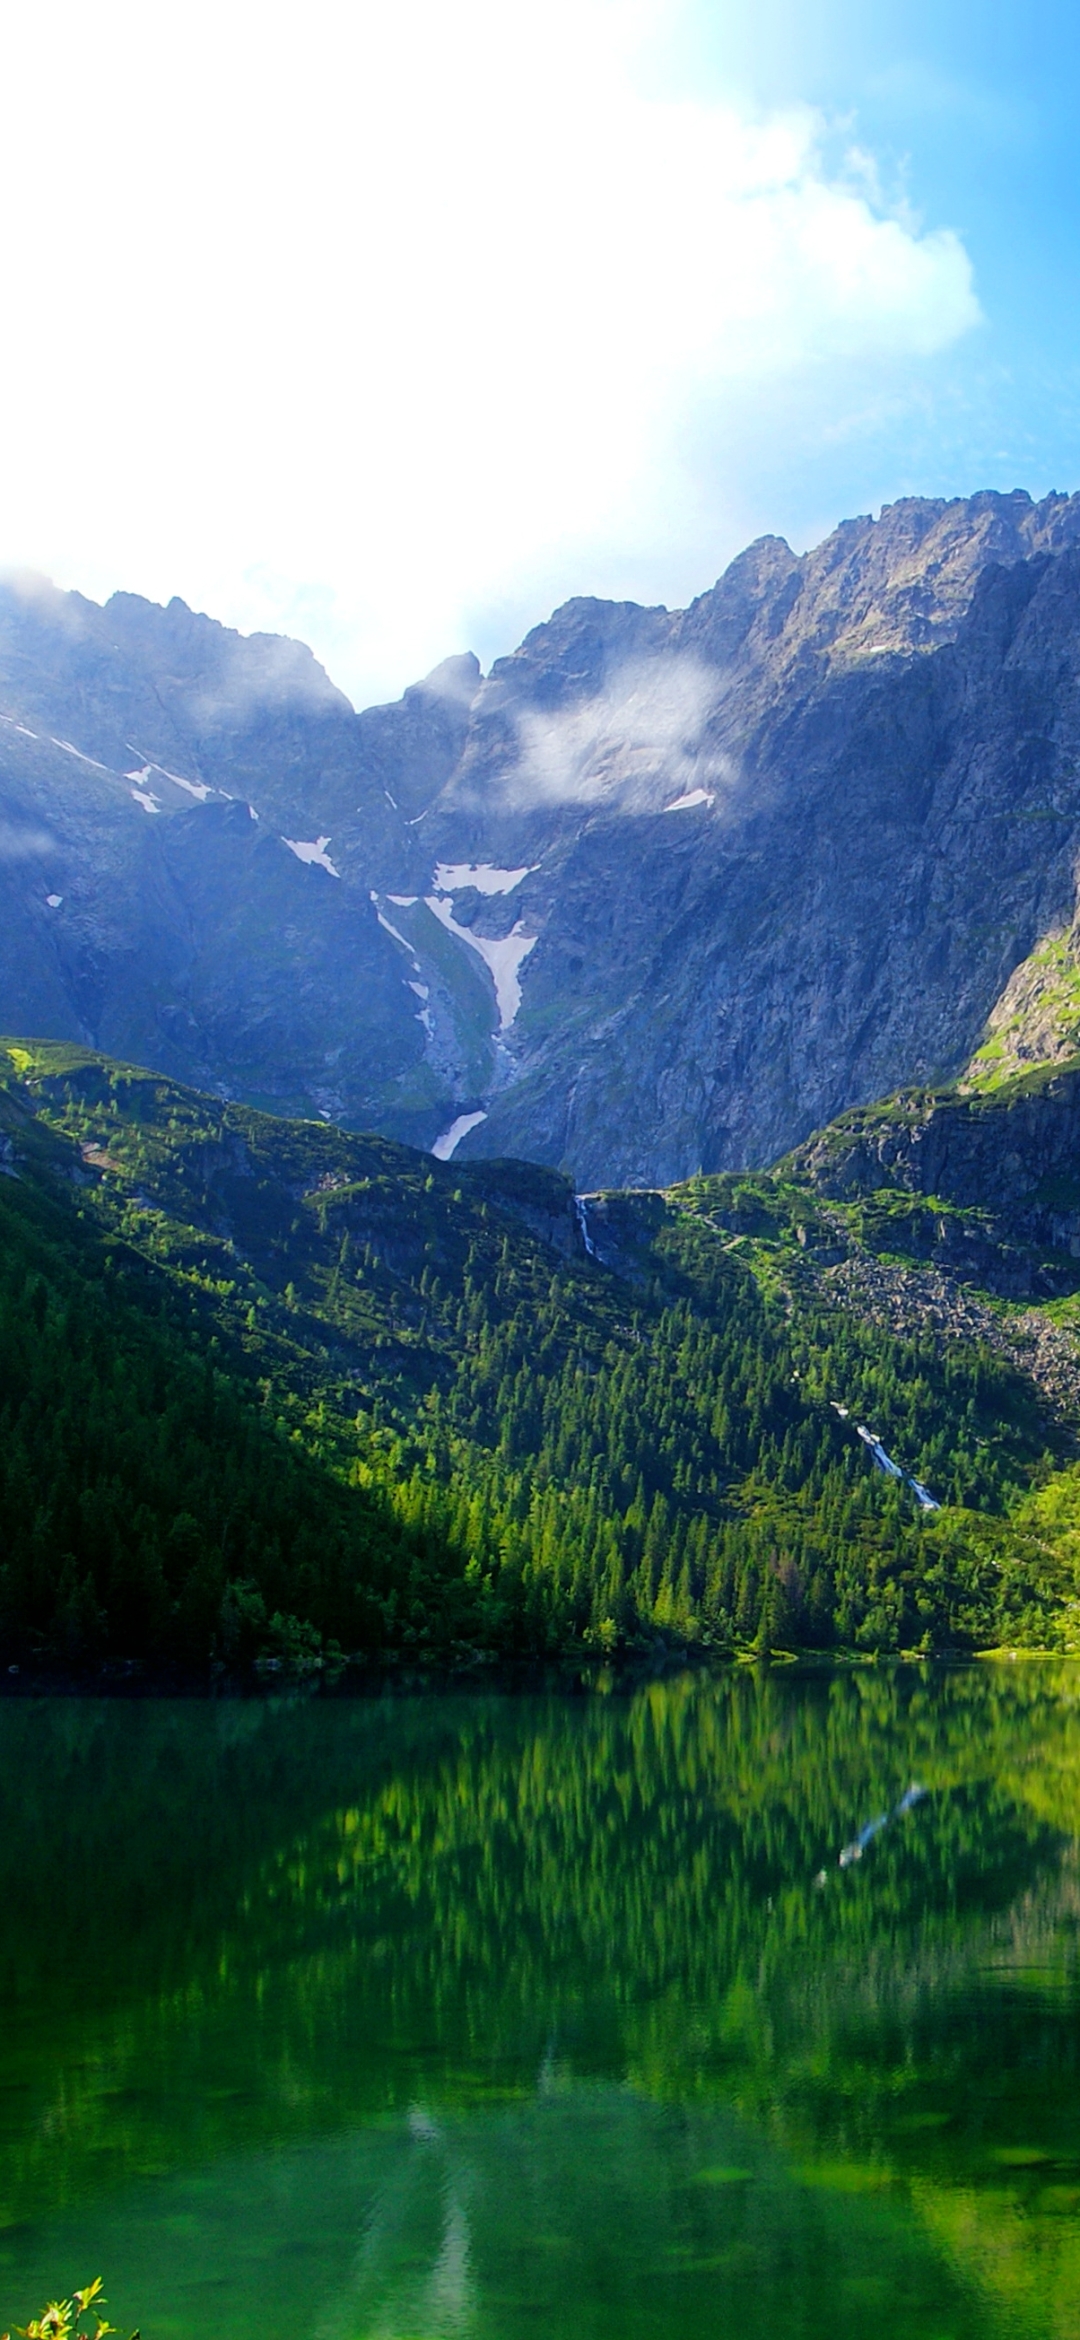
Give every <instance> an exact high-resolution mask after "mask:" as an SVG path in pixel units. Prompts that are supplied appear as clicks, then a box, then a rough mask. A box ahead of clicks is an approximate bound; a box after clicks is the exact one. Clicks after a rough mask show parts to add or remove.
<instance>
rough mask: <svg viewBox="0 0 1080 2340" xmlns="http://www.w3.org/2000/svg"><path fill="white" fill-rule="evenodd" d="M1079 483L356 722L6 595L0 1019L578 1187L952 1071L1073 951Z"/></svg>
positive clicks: (861, 547) (941, 507) (414, 696)
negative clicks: (1035, 964)
mask: <svg viewBox="0 0 1080 2340" xmlns="http://www.w3.org/2000/svg"><path fill="white" fill-rule="evenodd" d="M1078 629H1080V497H1075V496H1074V497H1067V496H1061V495H1052V496H1049V497H1047V498H1044V499H1043V501H1042V502H1041V503H1039V504H1034V503H1032V501H1031V499H1030V498H1029V497H1028V496H1027V495H1026V494H1025V493H1024V492H1023V491H1019V490H1018V491H1015V492H1014V493H1013V494H1011V495H999V494H997V493H995V492H993V491H985V492H984V493H982V494H979V495H976V496H974V497H971V498H968V499H953V500H951V501H948V502H946V501H943V500H940V499H939V500H933V499H920V498H908V499H904V500H902V501H901V502H899V503H897V504H893V505H891V506H886V507H884V508H883V510H882V513H881V514H880V516H879V517H878V518H877V519H870V518H862V519H857V520H852V521H847V522H844V523H843V524H842V525H841V527H840V528H838V529H837V530H836V531H834V533H833V535H832V536H831V537H829V538H828V539H826V540H825V542H824V544H823V545H821V546H818V547H816V548H815V549H814V550H813V551H811V552H809V553H806V554H803V555H796V554H794V553H792V552H791V550H790V548H789V547H788V546H786V545H785V544H784V543H783V541H782V540H781V539H778V538H763V539H760V540H759V541H758V542H757V543H756V544H755V545H752V546H750V547H748V548H747V550H746V551H745V552H744V553H742V554H740V555H739V556H738V557H737V558H736V560H735V561H733V562H732V563H731V565H730V566H729V568H728V569H727V571H726V572H725V573H724V576H723V577H722V578H720V579H719V580H718V582H717V583H716V585H714V586H713V587H711V588H710V589H709V590H708V591H707V592H706V593H704V594H702V595H700V596H699V597H698V599H697V600H696V601H695V602H693V603H691V605H690V606H689V608H688V609H686V610H684V611H675V612H670V611H666V610H663V609H660V608H655V609H644V608H641V607H639V606H638V605H636V604H634V603H606V602H600V601H595V600H588V599H583V600H580V599H579V600H576V601H570V602H568V603H565V604H564V605H563V606H562V607H561V608H560V609H559V610H558V611H556V612H555V613H554V614H553V616H552V617H551V618H550V619H548V620H547V621H545V623H544V624H542V625H540V626H537V627H535V628H534V629H532V631H531V632H530V633H529V634H528V635H527V636H526V638H525V641H524V642H523V643H522V644H521V645H520V647H519V649H518V650H516V651H514V652H512V653H510V654H509V655H508V656H507V657H505V658H501V659H499V660H497V661H496V662H495V665H494V667H493V668H492V670H491V673H490V674H489V675H488V676H486V677H485V676H482V675H481V673H480V670H479V667H478V664H477V662H476V661H475V659H473V658H472V657H471V656H470V655H468V654H462V655H460V656H458V657H455V658H451V659H448V660H446V661H444V662H443V665H442V666H441V667H439V668H437V669H435V670H434V672H433V674H432V675H431V676H429V677H428V678H426V680H425V681H424V682H422V683H419V684H416V685H413V686H410V688H409V690H407V691H406V692H405V694H404V695H403V697H402V699H401V700H400V701H397V702H395V703H394V704H392V705H390V706H387V707H382V708H372V709H366V710H363V711H361V712H359V713H357V712H356V711H354V710H353V709H352V708H351V707H350V706H349V703H348V701H347V700H346V699H345V698H344V696H343V695H342V694H341V693H340V692H338V691H337V690H336V689H335V686H334V685H333V684H332V682H331V681H330V680H329V678H328V677H327V676H326V675H325V674H324V673H323V670H322V669H321V668H320V667H319V666H318V664H317V662H316V661H315V660H314V659H313V658H312V656H311V653H310V652H308V651H306V650H305V649H304V648H303V646H302V645H296V644H290V643H288V642H284V641H281V640H279V639H278V638H277V637H267V636H255V637H250V638H244V637H241V636H238V635H235V634H233V633H231V632H230V631H229V629H227V628H223V627H220V626H218V625H217V623H216V621H214V620H211V619H206V618H201V617H198V616H197V615H194V614H193V613H191V612H190V611H188V610H186V608H185V606H184V605H183V604H182V603H179V602H178V601H175V600H174V601H173V602H172V603H170V604H169V605H168V607H167V609H165V610H161V609H158V608H156V607H155V606H154V605H151V604H149V603H143V602H141V601H139V599H138V597H136V596H131V595H123V594H121V595H116V596H114V597H113V600H112V601H111V602H109V603H108V604H107V605H106V606H105V608H104V609H101V610H98V609H97V607H96V605H94V604H92V603H89V602H86V601H85V600H83V599H82V598H81V597H79V596H77V595H76V596H64V595H59V594H57V593H55V592H54V591H53V590H52V589H49V590H48V591H45V590H44V589H42V588H41V587H40V586H34V587H32V588H28V587H26V586H25V585H23V586H22V587H19V586H17V585H13V584H9V585H8V586H7V587H6V588H4V589H3V590H2V591H0V912H2V915H0V1022H3V1023H6V1024H7V1025H8V1027H9V1028H13V1029H21V1030H24V1031H25V1030H31V1031H37V1032H38V1033H39V1034H41V1035H42V1036H43V1037H46V1038H48V1037H52V1038H56V1039H69V1040H72V1041H79V1042H81V1043H83V1044H86V1045H91V1046H98V1047H101V1048H104V1049H105V1050H106V1051H110V1050H111V1051H112V1052H113V1053H115V1054H117V1055H120V1056H127V1057H130V1058H131V1059H133V1060H135V1061H139V1062H146V1063H149V1064H153V1065H155V1066H157V1067H158V1068H159V1069H160V1070H161V1071H162V1072H164V1073H168V1074H170V1075H172V1076H173V1077H176V1078H179V1079H188V1080H191V1081H194V1082H195V1084H196V1085H198V1086H202V1087H209V1088H211V1089H218V1090H220V1091H221V1092H222V1093H224V1094H228V1095H233V1096H236V1097H238V1098H247V1099H248V1100H249V1101H250V1102H253V1103H256V1104H260V1105H263V1106H265V1107H267V1108H268V1109H270V1110H274V1111H279V1112H285V1113H300V1114H311V1113H315V1114H319V1115H322V1116H324V1117H326V1118H328V1119H330V1120H334V1121H338V1122H341V1123H342V1124H343V1125H344V1126H350V1127H367V1128H377V1129H382V1130H383V1131H385V1132H386V1134H388V1135H391V1136H396V1137H398V1138H401V1139H403V1140H405V1141H406V1142H410V1143H414V1144H419V1145H421V1146H427V1147H431V1146H433V1145H435V1144H436V1142H440V1141H441V1142H443V1143H444V1144H445V1145H446V1146H447V1147H451V1146H452V1147H454V1149H455V1150H456V1152H457V1153H459V1154H460V1155H461V1156H462V1157H463V1158H466V1157H467V1158H472V1159H478V1158H482V1157H483V1156H485V1155H487V1156H492V1157H494V1156H499V1155H504V1154H508V1153H513V1154H517V1155H521V1156H525V1157H527V1158H531V1159H533V1160H537V1161H542V1162H547V1163H550V1164H552V1165H554V1166H561V1167H563V1168H564V1169H567V1170H569V1171H571V1172H572V1173H573V1174H574V1175H575V1177H576V1178H577V1181H578V1183H579V1184H580V1185H584V1186H597V1185H601V1184H604V1183H608V1184H635V1183H637V1184H662V1183H666V1182H670V1181H672V1180H674V1179H678V1178H680V1177H685V1176H686V1175H688V1174H689V1173H690V1172H691V1171H693V1170H695V1169H697V1168H699V1167H704V1168H705V1169H706V1170H708V1171H712V1170H721V1169H725V1168H731V1169H736V1168H743V1167H750V1166H753V1165H755V1164H762V1163H764V1162H767V1161H769V1160H771V1159H775V1158H777V1157H778V1156H779V1155H781V1154H783V1153H786V1152H787V1151H788V1150H789V1149H790V1147H791V1146H792V1145H793V1144H795V1143H798V1142H800V1141H801V1140H802V1139H804V1138H805V1137H807V1136H808V1135H809V1134H810V1132H811V1131H812V1130H813V1129H814V1128H816V1127H819V1126H821V1125H822V1124H824V1123H827V1122H829V1121H831V1120H833V1119H834V1118H835V1116H836V1115H837V1114H838V1113H840V1112H842V1111H843V1110H845V1109H846V1108H847V1107H849V1106H853V1105H857V1104H859V1103H862V1102H869V1101H870V1100H872V1099H873V1098H874V1097H876V1096H879V1095H881V1094H883V1093H887V1092H890V1091H892V1090H894V1089H897V1088H899V1087H901V1086H903V1085H904V1084H905V1083H910V1082H912V1081H915V1082H919V1081H924V1082H925V1081H928V1080H929V1081H931V1082H933V1081H936V1080H941V1079H950V1078H953V1077H955V1076H956V1075H957V1074H958V1073H959V1072H960V1071H961V1070H962V1068H963V1067H964V1066H965V1065H966V1064H967V1063H968V1062H969V1061H970V1060H971V1059H972V1058H973V1056H974V1055H976V1053H977V1051H978V1049H979V1047H980V1045H981V1044H982V1043H983V1042H984V1041H985V1039H986V1035H987V1032H988V1029H990V1028H991V1026H990V1020H991V1019H992V1017H993V1014H994V1011H995V1007H996V1003H998V1002H999V1001H1000V999H1001V997H1002V994H1003V993H1004V991H1005V989H1006V986H1007V985H1008V983H1009V981H1010V978H1011V977H1012V976H1013V974H1014V971H1015V970H1016V969H1017V967H1018V966H1020V965H1021V964H1022V963H1023V962H1025V961H1026V960H1027V959H1028V957H1029V956H1030V955H1031V954H1032V953H1033V952H1037V951H1038V950H1039V948H1040V947H1041V946H1042V945H1043V943H1044V941H1045V938H1046V937H1047V936H1051V935H1053V934H1055V933H1057V932H1060V931H1063V930H1067V929H1068V928H1069V927H1070V925H1071V921H1072V918H1073V915H1074V912H1075V908H1076V886H1075V876H1074V872H1075V867H1076V864H1077V860H1078V858H1080V692H1078V689H1077V681H1078V677H1077V650H1076V642H1077V635H1078Z"/></svg>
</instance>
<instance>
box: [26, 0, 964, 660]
mask: <svg viewBox="0 0 1080 2340" xmlns="http://www.w3.org/2000/svg"><path fill="white" fill-rule="evenodd" d="M669 13H670V11H669ZM663 17H664V10H663V9H662V8H660V9H652V10H650V9H647V8H645V9H643V8H640V7H629V6H627V5H625V4H620V5H616V4H613V0H573V4H572V5H571V0H549V5H548V6H546V7H545V8H544V9H543V10H542V11H533V10H526V9H522V8H512V7H507V6H506V5H505V0H461V5H460V6H458V7H456V8H454V9H453V10H451V9H447V8H446V7H445V5H444V0H397V5H396V6H395V7H394V8H393V9H389V8H386V7H385V6H383V5H382V0H378V4H376V0H309V6H308V7H307V8H306V9H305V10H304V11H303V13H302V14H301V12H300V11H298V10H297V9H296V7H295V6H293V5H288V6H287V5H285V4H284V0H259V5H256V4H255V0H213V4H212V5H211V0H186V5H185V6H184V8H183V9H181V8H180V7H179V6H177V5H175V4H170V0H165V4H163V5H162V6H161V7H160V8H153V9H147V8H146V7H145V6H144V5H143V4H142V0H101V5H100V6H99V7H97V8H95V9H93V10H89V11H88V10H87V9H86V8H85V7H84V6H82V5H79V4H77V0H42V5H41V6H40V7H39V8H37V9H21V10H11V11H9V12H8V17H7V20H6V28H5V31H4V33H3V35H2V41H0V61H2V62H3V65H4V67H5V73H6V80H7V85H8V86H9V87H10V88H17V89H18V91H19V93H20V102H19V106H18V107H17V108H13V109H11V110H10V119H9V121H8V123H7V125H6V130H5V140H4V146H3V151H2V153H0V221H2V222H3V223H4V225H3V227H2V228H0V317H2V318H3V321H4V322H3V328H2V330H3V334H4V337H5V343H6V346H5V348H4V350H3V359H4V362H3V365H2V367H0V449H4V450H7V453H6V455H5V456H3V457H0V482H2V487H3V496H2V498H0V509H2V510H3V512H4V515H5V518H4V535H3V538H2V539H0V560H2V561H5V562H26V563H28V564H31V565H34V566H38V567H41V566H44V567H47V568H48V569H49V570H50V571H51V572H52V573H53V574H55V575H57V576H58V577H59V578H60V579H61V581H62V582H64V583H67V584H78V585H80V586H81V587H82V588H83V589H84V590H85V591H87V592H90V593H93V594H95V596H98V597H104V595H105V594H107V593H108V592H109V591H111V590H112V589H113V588H115V587H116V586H118V585H126V586H130V587H131V588H133V589H134V590H138V591H141V592H145V593H149V594H151V595H152V596H153V597H155V598H160V599H163V600H168V599H169V598H170V597H171V595H172V594H173V593H178V594H182V595H183V597H184V598H185V599H186V600H188V601H189V602H191V603H192V604H193V605H194V606H196V607H205V608H209V609H211V610H212V611H213V612H214V613H215V614H216V615H219V616H221V617H223V618H225V619H227V620H228V621H229V622H231V623H233V624H236V625H239V626H241V627H242V628H243V629H244V630H251V629H266V630H274V631H277V630H284V631H289V632H298V633H301V634H303V635H305V636H307V637H309V638H311V639H313V641H314V643H315V646H316V648H317V650H318V652H319V655H320V656H321V657H322V658H323V659H324V661H325V662H326V663H327V664H328V665H329V667H330V668H331V671H332V672H334V673H335V675H336V676H337V677H338V678H339V679H340V680H341V681H342V682H343V683H344V684H345V686H346V687H347V688H348V689H349V690H350V691H351V693H352V695H353V696H354V697H356V696H360V697H363V698H370V697H378V696H386V695H387V693H388V692H390V691H395V690H396V689H398V688H400V687H401V685H402V683H404V682H405V681H406V680H408V679H410V678H411V677H413V676H415V675H416V674H417V673H420V672H423V670H424V667H425V666H426V665H433V664H434V663H435V662H436V660H437V659H439V658H440V657H442V656H443V655H445V653H446V651H447V650H449V649H453V648H454V647H455V646H462V640H463V637H462V631H461V629H462V628H463V627H464V626H465V624H466V621H467V619H469V618H470V617H471V616H474V615H475V614H476V613H477V612H479V611H483V610H485V609H490V608H492V607H494V606H496V605H497V604H499V603H500V602H502V603H504V604H508V605H509V604H511V603H514V602H515V601H516V600H519V599H520V598H521V596H522V595H523V594H525V595H528V594H529V593H530V592H533V593H539V592H542V591H546V590H547V589H548V584H549V581H550V585H551V587H552V588H553V589H554V592H553V597H558V594H559V593H561V592H566V591H568V590H574V589H582V583H583V579H582V572H583V571H585V570H591V571H592V572H593V573H594V574H596V575H599V574H600V572H602V571H604V569H605V564H607V565H608V567H610V566H611V564H612V562H613V561H620V560H621V561H623V562H624V564H625V563H626V562H627V561H628V560H629V561H630V563H631V566H632V559H633V557H639V558H641V559H642V560H643V561H644V562H646V563H647V562H648V560H649V559H650V558H652V559H661V558H662V557H663V556H664V553H665V548H668V550H669V553H670V548H671V547H672V546H673V545H674V546H676V547H677V545H678V543H679V542H681V541H684V540H685V539H686V533H687V529H688V528H689V529H690V530H691V533H693V531H694V530H697V532H698V535H700V532H701V517H702V514H701V509H700V507H702V506H703V505H707V507H708V511H707V514H706V517H707V518H708V521H709V527H710V528H711V531H712V537H713V539H714V540H716V541H719V543H720V544H722V545H724V549H726V551H727V552H731V551H733V550H734V549H736V542H737V539H734V540H733V539H732V538H731V535H730V527H731V506H732V503H733V502H734V503H737V500H738V499H737V470H738V457H737V448H738V439H739V431H740V428H741V426H742V422H743V420H744V419H745V418H746V417H747V416H752V414H753V412H754V411H755V407H756V403H757V401H758V399H759V397H760V396H761V394H762V392H763V390H764V391H772V390H774V389H775V386H776V385H777V384H778V383H781V384H792V385H795V386H796V387H797V386H798V385H799V384H802V383H806V382H808V381H811V380H813V379H816V378H818V377H820V376H821V375H822V373H823V370H824V371H825V372H828V371H829V369H832V378H833V381H834V385H835V381H836V380H837V379H839V377H840V376H841V375H846V376H848V377H850V386H849V389H848V390H847V391H846V392H845V391H844V390H843V389H841V390H840V391H839V393H838V392H837V390H836V388H835V386H834V387H833V388H832V389H830V393H829V404H830V408H833V407H835V405H836V401H837V396H838V395H839V397H840V399H841V402H842V399H843V397H844V396H845V395H849V396H850V395H852V394H855V395H858V394H859V393H858V390H857V384H856V377H857V375H858V372H859V369H860V368H862V369H865V368H866V367H871V368H875V367H876V368H878V369H884V370H885V371H886V373H887V372H888V371H889V369H890V368H895V367H896V366H898V365H900V366H908V365H911V364H912V363H914V364H916V365H918V364H920V363H923V362H925V361H926V360H928V359H929V358H930V357H932V355H933V354H934V353H935V352H937V351H940V350H941V349H943V348H945V347H946V346H948V345H949V344H950V343H951V342H952V341H953V340H954V339H955V338H956V337H957V336H958V335H959V334H962V333H963V332H965V331H966V330H967V329H968V328H969V327H970V326H971V325H972V324H973V323H974V322H975V321H976V319H977V317H978V307H977V302H976V298H975V293H974V289H973V284H972V277H971V269H970V265H969V262H968V259H967V256H966V253H965V251H964V249H963V246H962V244H961V243H960V241H959V240H958V238H957V236H956V235H955V234H954V233H952V232H951V231H950V230H949V229H948V228H937V229H933V230H931V231H930V232H926V233H920V232H917V231H916V229H915V228H914V227H913V225H912V224H911V222H910V221H909V220H907V219H906V218H904V217H902V216H893V215H892V214H890V213H889V212H888V211H887V210H885V209H884V208H883V207H882V205H881V203H880V201H879V200H878V199H876V198H875V195H874V191H873V186H872V174H871V175H869V176H868V173H867V169H866V164H865V158H862V159H860V158H858V157H854V158H853V160H852V163H851V166H850V168H848V167H847V166H844V165H841V166H840V167H839V169H837V168H835V167H833V166H831V165H828V164H827V162H826V160H825V150H826V142H825V133H826V129H827V126H826V125H825V124H824V123H823V122H822V121H821V120H820V119H819V118H818V117H816V116H815V115H814V114H813V113H811V112H809V111H807V110H798V109H796V110H791V111H788V112H785V113H782V114H774V115H772V116H768V117H761V118H754V117H751V116H750V115H748V114H747V113H746V112H745V110H743V111H740V110H739V109H738V107H736V106H735V105H734V104H722V103H686V102H676V101H674V100H671V99H661V98H658V97H656V96H653V95H649V94H648V92H646V91H643V90H642V88H641V87H640V86H638V84H637V83H636V82H635V79H634V69H635V63H636V60H637V59H638V56H639V47H638V44H639V41H640V39H641V37H642V34H643V32H644V31H645V30H649V29H652V31H653V32H654V33H655V31H656V28H657V25H658V23H659V24H660V25H661V27H662V20H663ZM710 416H711V417H712V418H713V423H712V425H711V426H710V424H709V422H708V418H709V417H710ZM703 418H704V419H703ZM729 443H730V446H731V448H732V449H734V450H735V456H734V470H733V466H732V463H731V462H727V463H725V457H724V449H725V445H727V444H729ZM688 515H689V517H688ZM725 537H726V539H727V541H726V544H725ZM695 541H697V538H696V537H695ZM669 565H670V561H669ZM672 573H673V574H674V569H672ZM707 581H708V580H707V578H702V579H701V582H702V583H704V582H707ZM532 606H533V609H534V611H537V603H536V602H535V601H534V602H533V605H532Z"/></svg>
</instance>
